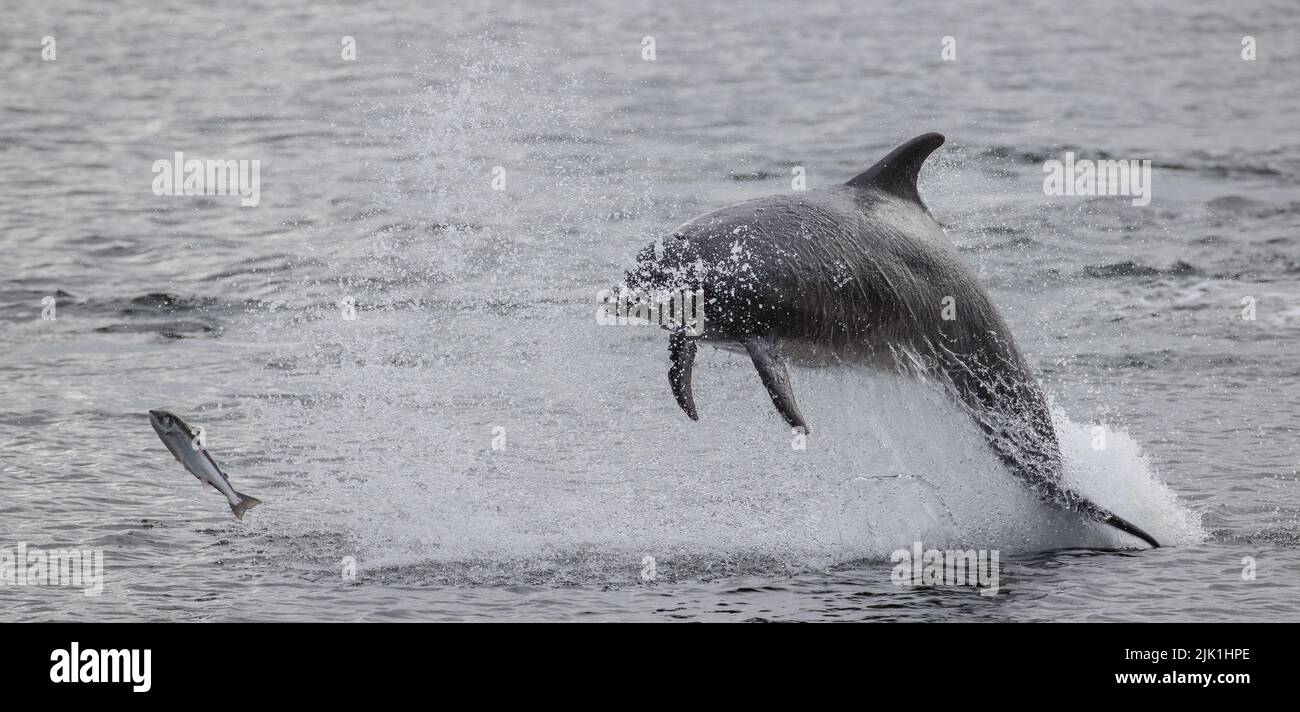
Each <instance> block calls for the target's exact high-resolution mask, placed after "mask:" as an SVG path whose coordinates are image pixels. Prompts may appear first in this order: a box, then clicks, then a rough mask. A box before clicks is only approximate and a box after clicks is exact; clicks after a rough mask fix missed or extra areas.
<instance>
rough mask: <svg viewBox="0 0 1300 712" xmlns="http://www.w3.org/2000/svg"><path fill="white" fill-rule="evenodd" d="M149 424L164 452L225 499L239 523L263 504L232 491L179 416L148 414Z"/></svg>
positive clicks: (194, 432) (160, 412) (193, 431)
mask: <svg viewBox="0 0 1300 712" xmlns="http://www.w3.org/2000/svg"><path fill="white" fill-rule="evenodd" d="M149 423H150V425H153V429H154V432H156V433H158V438H159V439H161V440H162V441H163V444H164V445H166V446H167V449H168V450H170V451H171V453H172V455H174V456H175V457H176V461H177V462H179V463H181V464H182V465H184V466H185V469H187V470H189V471H190V474H192V475H194V476H195V477H197V478H199V482H203V483H206V484H209V485H212V487H213V488H214V489H216V490H217V491H218V492H220V493H221V494H223V495H225V496H226V501H228V502H229V503H230V511H232V512H234V513H235V518H236V519H240V520H242V519H243V518H244V512H246V511H248V510H249V509H251V508H253V507H255V506H257V505H259V504H261V503H262V500H260V499H258V498H256V497H250V496H248V495H246V494H241V493H239V492H236V491H235V488H234V487H233V486H232V485H231V484H230V478H229V477H227V476H226V473H224V472H222V471H221V468H220V467H218V466H217V461H216V460H213V459H212V456H211V455H209V454H208V451H207V450H205V449H203V446H202V445H201V444H200V443H199V441H198V437H199V430H198V429H197V428H191V427H190V426H189V425H186V423H185V421H183V420H181V419H180V417H179V416H177V415H176V414H174V413H171V412H168V411H165V410H151V411H149Z"/></svg>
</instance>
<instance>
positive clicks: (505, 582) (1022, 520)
mask: <svg viewBox="0 0 1300 712" xmlns="http://www.w3.org/2000/svg"><path fill="white" fill-rule="evenodd" d="M236 5H238V7H235V6H232V5H231V4H229V3H192V2H157V3H145V4H141V5H138V6H137V5H131V4H115V3H99V2H59V1H57V0H56V1H52V2H47V1H44V0H42V1H41V2H36V1H30V2H29V1H27V0H20V1H19V2H18V4H17V7H16V8H7V9H8V12H6V13H5V15H6V22H5V27H4V29H3V31H2V32H3V35H4V40H5V41H4V43H3V48H2V50H0V119H2V121H3V126H4V131H3V133H2V134H0V178H2V179H3V186H4V190H3V191H0V235H2V237H0V334H2V339H3V349H0V396H2V397H0V550H5V549H9V550H13V549H14V548H15V547H17V546H18V545H19V544H26V545H27V546H28V547H39V548H47V549H55V548H67V547H75V548H84V549H97V550H102V552H103V554H104V562H105V564H104V565H105V581H104V590H103V593H102V594H101V595H99V596H84V595H82V593H81V591H80V590H72V589H70V588H59V587H50V586H3V587H0V619H3V620H9V621H12V620H20V621H31V620H113V621H123V620H181V621H224V620H272V619H276V620H330V621H357V620H370V621H380V620H484V621H487V620H568V621H599V620H660V621H671V620H706V621H707V620H735V621H741V620H868V621H873V620H874V621H891V620H912V621H935V620H939V621H944V620H963V621H965V620H980V621H1008V620H1011V621H1040V620H1047V621H1060V620H1064V621H1079V620H1141V621H1152V620H1154V621H1164V620H1190V621H1211V620H1254V621H1271V620H1293V621H1294V620H1300V604H1297V599H1298V598H1300V521H1298V520H1297V517H1298V516H1300V489H1298V487H1297V476H1298V475H1297V468H1298V467H1300V447H1298V446H1297V429H1298V428H1300V355H1298V352H1297V340H1298V338H1300V301H1298V300H1300V187H1298V186H1300V122H1298V121H1297V120H1296V117H1297V116H1300V71H1297V67H1298V66H1300V14H1297V13H1296V12H1295V6H1294V3H1293V2H1289V1H1288V0H1278V1H1277V2H1266V1H1259V0H1245V1H1243V2H1236V3H1228V4H1224V3H1211V2H1174V1H1172V0H1164V1H1161V2H1152V3H1131V2H1119V1H1105V2H1097V3H1047V2H1041V1H1031V2H1022V3H1001V4H998V3H951V4H935V5H933V6H931V5H930V4H928V3H927V4H922V3H892V2H860V1H859V2H840V3H830V2H801V3H793V4H792V3H786V2H761V3H746V4H745V8H744V9H743V10H741V9H738V8H734V7H733V8H730V9H729V8H727V7H725V6H721V5H720V6H717V7H702V6H701V5H702V4H701V3H695V2H656V3H624V2H613V1H608V2H604V1H602V2H593V3H580V4H575V6H572V7H564V6H559V5H557V6H553V7H539V6H537V5H535V4H532V3H449V2H438V3H397V2H379V3H368V4H366V7H364V8H362V7H359V6H357V5H356V4H354V3H336V2H323V3H302V4H299V3H287V2H279V1H274V2H267V1H263V2H250V3H238V4H236ZM1247 35H1249V36H1252V37H1254V38H1255V42H1256V47H1257V59H1256V60H1255V61H1244V60H1243V59H1242V56H1241V52H1242V38H1243V37H1244V36H1247ZM47 36H49V37H52V38H54V40H55V42H56V51H57V54H56V58H55V60H54V61H43V60H42V57H41V52H42V42H43V38H44V37H47ZM945 36H948V37H952V38H954V40H955V43H956V44H955V47H956V61H943V60H942V59H941V55H940V53H941V51H942V49H943V43H942V42H943V38H944V37H945ZM344 37H351V38H353V39H354V40H355V51H356V54H355V60H351V61H349V60H345V59H343V58H342V51H341V48H342V44H343V43H344V39H343V38H344ZM646 37H652V38H653V40H654V49H655V56H654V60H653V61H647V60H646V59H643V51H644V48H643V38H646ZM932 130H933V131H940V132H942V133H944V134H945V135H946V136H947V137H948V142H947V144H946V145H945V146H944V147H943V148H942V149H940V151H939V152H938V153H936V155H935V157H934V158H932V159H931V160H930V162H929V163H928V164H927V167H926V168H925V169H924V171H923V173H922V181H921V192H922V194H923V195H924V196H925V199H926V202H927V204H928V205H929V207H930V209H931V211H932V212H933V213H934V215H935V217H936V218H937V219H938V220H939V221H940V222H941V223H942V224H943V225H944V226H945V228H946V229H947V232H948V235H949V237H950V238H951V239H952V241H953V242H954V243H955V244H956V245H957V246H958V247H959V249H960V250H961V252H962V253H963V255H964V256H965V258H966V259H967V260H969V261H970V263H971V264H972V265H973V266H974V267H975V268H976V270H977V272H978V273H979V275H980V278H981V279H982V280H983V282H984V284H985V285H986V286H987V287H988V289H989V290H990V292H991V294H992V295H993V297H994V300H995V301H996V302H997V303H998V305H999V306H1000V307H1001V309H1002V310H1003V312H1004V314H1005V316H1006V318H1007V320H1008V322H1009V323H1010V324H1011V326H1012V329H1013V331H1014V333H1015V334H1016V337H1017V339H1018V341H1019V343H1020V346H1021V348H1022V349H1023V350H1024V351H1025V352H1026V354H1027V356H1028V357H1029V359H1030V361H1031V362H1032V363H1033V365H1034V366H1035V368H1036V369H1037V370H1038V371H1039V373H1040V375H1041V377H1042V380H1043V383H1044V386H1045V387H1046V388H1047V390H1048V391H1049V392H1050V393H1051V395H1052V399H1053V403H1054V408H1055V411H1056V417H1057V425H1058V429H1059V430H1060V432H1061V433H1062V440H1063V442H1064V444H1065V446H1066V452H1067V456H1068V459H1069V469H1070V476H1071V477H1072V478H1073V479H1074V481H1075V482H1076V483H1077V486H1079V487H1080V488H1081V489H1082V490H1083V491H1084V492H1086V493H1087V494H1089V495H1090V496H1092V497H1093V498H1095V499H1097V500H1098V501H1100V502H1101V503H1102V504H1104V505H1106V506H1109V507H1111V508H1112V509H1114V510H1115V511H1117V512H1119V513H1121V514H1123V515H1125V516H1126V517H1128V518H1129V519H1132V520H1133V521H1135V522H1137V523H1139V524H1140V525H1141V526H1143V527H1144V528H1146V529H1148V530H1150V531H1151V532H1152V533H1153V534H1155V535H1156V536H1157V537H1158V538H1161V539H1164V540H1165V541H1167V542H1168V543H1170V544H1172V545H1171V546H1167V547H1164V548H1161V549H1158V550H1140V549H1136V548H1129V547H1132V546H1134V542H1133V541H1125V540H1122V539H1117V538H1115V536H1114V535H1112V534H1111V533H1109V532H1107V531H1103V530H1101V529H1099V528H1098V527H1096V526H1094V525H1091V524H1085V523H1083V522H1080V521H1077V518H1074V517H1071V516H1070V515H1066V514H1062V513H1059V512H1055V511H1051V510H1048V509H1046V508H1044V507H1042V506H1041V505H1038V504H1037V503H1035V502H1034V501H1033V500H1032V499H1031V498H1029V496H1028V495H1026V494H1025V493H1024V492H1022V491H1021V488H1019V486H1018V485H1016V483H1015V482H1014V481H1012V479H1011V477H1010V476H1009V475H1008V474H1007V473H1006V472H1005V471H1004V470H1002V469H1001V468H1000V466H999V464H998V462H997V460H996V459H995V458H994V457H993V456H992V455H990V454H989V453H988V452H987V447H985V446H984V445H983V443H982V440H981V437H980V435H979V433H978V432H977V431H975V430H974V428H973V426H972V425H970V424H969V423H968V422H967V419H965V418H963V416H961V414H959V413H957V412H956V411H955V410H954V409H953V408H952V407H951V406H950V405H948V403H947V401H946V400H945V399H944V398H943V397H942V395H941V394H938V393H936V392H935V391H934V390H933V389H932V388H930V387H928V386H927V385H926V384H921V383H916V382H911V381H904V380H901V379H899V378H898V377H896V376H893V375H891V374H878V373H867V372H859V371H856V370H853V369H839V368H795V369H793V373H792V375H793V378H794V381H795V385H796V391H797V392H798V393H799V396H800V402H801V404H802V406H803V410H804V413H805V415H807V416H808V419H809V421H810V422H813V423H815V424H816V425H815V426H814V428H813V431H814V434H813V435H812V436H810V438H809V440H808V443H807V448H806V450H796V449H794V448H793V447H792V446H791V445H792V443H791V438H790V436H789V435H788V431H787V430H786V428H785V427H784V425H783V423H782V421H781V420H780V418H779V417H778V416H777V415H776V413H775V412H774V411H773V409H772V408H771V404H770V402H769V401H768V398H767V396H766V394H765V393H764V392H763V389H762V387H761V386H760V384H759V381H758V379H757V378H756V377H755V374H754V371H753V368H752V367H751V366H750V365H749V363H748V362H747V359H744V358H743V357H741V356H737V355H734V354H731V353H729V352H725V351H718V350H713V349H709V348H704V349H701V352H700V360H699V363H698V364H697V367H696V398H697V401H698V403H699V405H700V410H701V420H700V422H698V423H693V422H691V421H689V420H687V419H686V418H685V417H684V416H683V415H682V414H681V413H680V411H679V410H678V408H677V406H676V404H675V403H674V401H673V398H672V396H671V394H670V392H669V389H668V384H667V382H666V378H665V371H666V368H667V350H666V343H665V342H666V340H665V339H664V338H663V336H662V335H661V334H660V333H658V332H657V331H656V330H653V329H635V328H630V327H629V328H612V327H601V326H597V325H596V324H595V320H594V318H593V314H594V306H593V304H594V295H595V292H596V290H598V289H600V288H602V287H605V286H609V285H610V284H612V283H614V282H616V281H617V280H618V279H619V278H620V277H621V275H622V271H623V269H625V268H626V267H627V266H628V264H629V259H630V256H631V255H633V254H635V253H636V252H637V251H638V250H639V249H640V248H641V247H642V246H643V245H645V244H647V243H648V242H650V241H652V240H653V239H655V238H656V237H658V236H660V235H663V234H665V233H666V232H667V231H668V230H671V229H672V228H673V227H674V226H675V225H677V224H678V223H680V222H681V221H683V220H686V219H688V218H690V217H693V216H695V215H697V214H700V213H702V212H705V211H707V210H710V209H713V208H716V207H720V206H722V205H725V204H728V203H730V202H735V201H737V200H741V199H745V198H749V197H756V196H760V195H766V194H771V193H780V192H788V191H789V190H790V189H791V185H790V181H791V169H792V167H795V166H803V167H805V169H806V173H807V181H808V185H809V187H810V188H817V187H825V186H830V185H834V184H836V183H839V182H843V181H844V180H846V179H847V178H849V177H851V176H853V175H855V174H856V173H858V172H859V171H861V170H863V169H864V168H866V167H867V166H869V165H870V164H872V163H874V162H875V161H876V160H877V159H879V158H881V157H882V156H883V155H884V154H885V153H887V152H888V151H889V150H890V149H891V148H893V147H894V146H895V145H897V144H899V143H901V142H903V141H904V140H906V139H908V138H911V137H913V136H915V135H918V134H920V133H923V132H926V131H932ZM177 151H182V152H184V154H185V155H186V157H188V158H202V159H207V158H216V159H257V160H259V161H260V162H261V164H260V165H261V172H260V178H261V196H260V197H261V200H260V203H259V204H258V205H257V206H255V207H241V206H240V204H239V201H238V199H237V198H232V197H228V196H209V197H198V196H192V197H184V196H166V195H164V196H158V195H155V194H154V192H153V190H152V187H151V186H152V182H153V178H154V174H153V172H152V168H151V167H152V165H153V163H154V162H155V161H158V160H160V159H171V158H172V156H173V154H174V153H175V152H177ZM1066 152H1074V153H1075V154H1076V155H1077V156H1079V157H1081V158H1137V159H1150V160H1151V161H1152V162H1153V190H1152V200H1151V203H1150V205H1148V206H1145V207H1136V206H1133V205H1132V204H1131V202H1130V201H1129V200H1128V199H1125V198H1122V197H1097V198H1087V197H1054V196H1046V195H1044V192H1043V189H1042V181H1043V172H1042V166H1043V162H1044V161H1046V160H1050V159H1053V158H1062V157H1063V154H1064V153H1066ZM496 167H501V169H503V171H504V172H503V173H498V174H494V168H496ZM494 175H501V176H503V177H504V179H505V186H504V187H505V190H493V189H492V181H493V178H494ZM47 297H53V298H54V303H55V305H56V311H55V313H54V317H55V318H54V319H53V320H43V319H42V308H43V306H42V305H43V300H44V299H45V298H47ZM349 300H350V303H354V304H355V310H356V312H355V313H356V318H355V319H344V318H342V317H343V313H344V310H345V308H344V307H342V306H340V305H341V304H346V303H349ZM1248 309H1253V313H1251V314H1249V315H1248V314H1247V311H1248ZM1247 316H1253V318H1246V317H1247ZM159 407H162V408H168V409H171V410H174V411H176V412H177V413H180V414H182V415H184V416H185V417H186V418H187V419H188V420H189V421H190V422H191V423H193V424H198V425H202V426H203V427H204V428H205V431H206V433H207V442H208V448H209V450H210V451H211V452H212V453H213V455H214V456H215V457H216V458H217V459H218V460H219V461H220V462H221V463H222V464H223V465H224V467H225V469H226V471H227V473H228V474H229V475H230V477H231V480H232V481H233V482H234V483H235V486H236V487H237V488H238V489H239V490H240V491H243V492H247V493H250V494H254V495H256V496H257V497H259V498H260V499H262V500H263V501H264V502H265V504H264V505H262V506H261V507H258V508H257V509H255V510H252V511H251V512H250V513H249V514H248V515H247V516H246V517H245V519H244V520H243V521H242V522H237V521H235V520H234V519H233V518H232V517H231V515H230V512H229V509H228V508H227V506H226V504H225V503H224V502H223V501H222V499H221V498H220V497H219V496H218V495H216V494H215V493H214V492H212V491H211V490H201V489H200V487H199V485H198V484H197V483H196V481H195V479H194V478H193V477H192V476H190V475H189V474H187V473H186V472H185V471H184V470H183V469H182V468H181V467H180V466H179V465H178V464H177V463H176V462H175V461H173V460H172V458H171V456H170V455H169V453H168V452H167V451H166V449H165V448H164V447H163V446H162V444H161V442H159V440H158V438H157V437H156V436H155V435H154V433H153V431H152V430H151V428H150V426H149V423H148V420H147V417H146V415H145V413H146V411H147V410H148V409H150V408H159ZM1098 433H1100V437H1101V438H1103V439H1104V440H1105V443H1104V445H1105V447H1102V448H1100V449H1098V448H1096V447H1094V446H1095V445H1096V444H1097V438H1098V437H1099V436H1098ZM917 541H920V542H923V543H924V545H925V546H926V547H936V548H947V547H961V548H983V549H997V550H999V551H1000V552H1001V575H1000V586H999V590H998V593H997V595H992V596H982V595H980V594H979V592H978V591H977V590H975V589H973V588H969V587H900V586H896V585H894V583H892V582H891V577H890V574H891V569H892V566H893V564H892V563H891V562H890V554H891V552H892V551H894V550H895V549H899V548H907V547H910V546H911V545H912V543H913V542H917ZM348 557H350V558H348ZM645 557H654V574H655V575H654V577H653V580H646V579H647V577H646V576H643V573H645V572H647V571H648V569H647V562H646V559H645ZM345 561H348V562H351V561H355V564H356V575H355V577H354V578H353V577H350V576H345V575H344V569H345V567H346V564H345ZM1252 562H1253V563H1252ZM1248 570H1253V572H1254V576H1253V578H1252V577H1251V576H1249V575H1247V576H1243V572H1247V571H1248Z"/></svg>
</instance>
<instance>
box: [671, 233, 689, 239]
mask: <svg viewBox="0 0 1300 712" xmlns="http://www.w3.org/2000/svg"><path fill="white" fill-rule="evenodd" d="M673 237H675V238H677V239H678V240H685V239H686V235H684V234H682V233H680V232H674V233H673Z"/></svg>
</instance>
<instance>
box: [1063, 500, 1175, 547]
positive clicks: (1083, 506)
mask: <svg viewBox="0 0 1300 712" xmlns="http://www.w3.org/2000/svg"><path fill="white" fill-rule="evenodd" d="M1075 496H1076V497H1078V495H1075ZM1077 502H1078V504H1077V505H1076V506H1075V509H1076V510H1077V511H1078V512H1080V513H1081V514H1085V515H1087V516H1089V517H1092V518H1093V519H1096V520H1097V521H1099V522H1101V523H1103V524H1109V525H1110V526H1112V527H1115V528H1116V529H1118V530H1120V531H1122V532H1124V533H1125V534H1132V535H1133V536H1135V537H1137V538H1139V539H1141V540H1142V541H1145V542H1146V543H1148V544H1150V545H1151V547H1152V548H1153V549H1159V548H1160V543H1159V542H1157V541H1156V539H1155V537H1153V536H1151V535H1150V534H1147V533H1146V532H1145V531H1142V529H1141V528H1140V527H1138V526H1137V525H1135V524H1133V523H1132V522H1129V521H1128V520H1127V519H1125V518H1123V517H1121V516H1119V515H1117V514H1113V513H1111V512H1108V511H1106V510H1105V509H1102V508H1101V507H1099V506H1097V505H1096V504H1093V503H1092V502H1090V501H1088V500H1086V499H1083V498H1082V497H1079V498H1078V500H1077Z"/></svg>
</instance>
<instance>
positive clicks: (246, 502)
mask: <svg viewBox="0 0 1300 712" xmlns="http://www.w3.org/2000/svg"><path fill="white" fill-rule="evenodd" d="M235 496H236V497H238V498H239V503H238V504H232V505H230V511H232V512H234V513H235V519H239V520H242V519H243V518H244V512H247V511H248V510H250V509H252V508H253V507H256V506H257V505H259V504H261V503H262V500H260V499H258V498H256V497H250V496H248V495H246V494H244V493H242V492H236V493H235Z"/></svg>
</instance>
